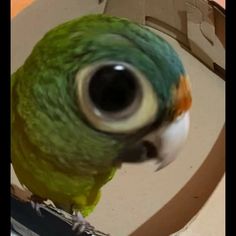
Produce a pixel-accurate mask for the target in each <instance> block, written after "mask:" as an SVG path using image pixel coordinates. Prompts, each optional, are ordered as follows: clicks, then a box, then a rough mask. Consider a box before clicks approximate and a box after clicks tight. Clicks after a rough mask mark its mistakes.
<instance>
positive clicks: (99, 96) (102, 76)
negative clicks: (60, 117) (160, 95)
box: [76, 62, 158, 133]
mask: <svg viewBox="0 0 236 236" xmlns="http://www.w3.org/2000/svg"><path fill="white" fill-rule="evenodd" d="M76 82H77V92H78V102H79V106H80V109H81V110H82V112H83V113H84V115H85V117H86V119H87V120H88V121H89V122H90V123H91V124H92V125H93V126H94V127H95V128H96V129H98V130H101V131H105V132H110V133H130V132H134V131H136V130H138V129H140V128H142V127H144V126H146V125H148V124H150V123H151V122H153V121H154V119H155V117H156V114H157V110H158V101H157V96H156V94H155V92H154V91H153V88H152V85H151V83H150V82H149V81H148V79H146V77H145V76H144V75H143V74H142V73H141V72H139V71H138V70H137V69H135V68H134V67H133V66H131V65H129V64H127V63H123V62H100V63H96V64H93V65H89V66H87V67H85V68H83V69H81V70H80V71H79V72H78V73H77V75H76Z"/></svg>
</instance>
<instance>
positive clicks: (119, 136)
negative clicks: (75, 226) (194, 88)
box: [11, 15, 191, 216]
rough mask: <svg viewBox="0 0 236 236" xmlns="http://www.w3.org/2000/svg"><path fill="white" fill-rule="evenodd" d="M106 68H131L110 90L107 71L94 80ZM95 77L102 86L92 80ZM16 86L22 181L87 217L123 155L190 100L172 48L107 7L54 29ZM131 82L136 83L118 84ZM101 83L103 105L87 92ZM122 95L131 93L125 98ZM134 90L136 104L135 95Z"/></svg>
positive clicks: (15, 144)
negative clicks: (101, 12) (111, 13)
mask: <svg viewBox="0 0 236 236" xmlns="http://www.w3.org/2000/svg"><path fill="white" fill-rule="evenodd" d="M111 67H112V68H111ZM101 68H105V69H104V70H102V69H101ZM114 68H115V69H114ZM114 70H115V72H114ZM104 71H105V72H104ZM104 73H105V74H106V75H105V76H103V78H106V76H107V74H109V76H110V77H112V78H113V77H117V76H118V75H121V74H119V73H123V74H122V76H123V78H126V77H127V80H126V81H124V82H122V84H121V82H119V81H122V80H119V81H118V82H117V80H112V83H109V86H108V88H109V89H107V90H106V88H104V86H103V84H105V85H106V84H107V83H108V82H107V81H108V80H109V78H110V77H109V76H108V78H107V79H104V81H105V82H103V81H102V80H100V83H95V82H96V81H97V80H98V79H100V77H101V74H102V75H103V74H104ZM131 75H132V76H131ZM91 77H92V79H93V80H94V81H95V82H94V83H95V84H96V86H95V87H96V88H95V89H94V88H91V89H90V87H88V86H89V85H88V84H89V82H88V81H89V79H90V80H91ZM118 77H119V76H118ZM129 77H135V79H134V80H135V82H133V78H132V79H131V80H130V82H129V83H127V81H128V80H129ZM94 78H95V79H94ZM136 80H137V81H138V82H136ZM115 83H116V85H115V86H113V85H114V84H115ZM11 84H12V85H11V96H12V106H11V114H12V121H11V123H12V125H11V127H12V135H11V136H12V138H11V139H12V142H11V143H12V144H11V148H12V164H13V167H14V170H15V172H16V175H17V177H18V179H19V181H20V182H21V183H22V184H23V185H25V186H26V187H27V188H28V189H29V190H30V191H31V192H32V193H33V194H35V195H37V196H39V197H41V198H43V199H50V200H52V201H53V202H54V203H55V204H56V205H57V206H60V207H61V208H63V209H66V210H67V211H70V210H78V211H80V212H81V213H82V215H83V216H87V215H88V214H89V213H90V212H92V210H93V209H94V207H95V206H96V204H97V202H98V200H99V197H100V189H101V187H102V186H103V185H104V184H105V183H107V182H108V181H109V180H110V179H111V178H112V177H113V176H114V174H115V171H116V169H117V168H118V166H117V162H116V160H117V157H118V156H119V155H120V153H123V151H124V150H128V149H129V148H130V147H132V146H133V145H134V146H135V144H137V143H138V142H139V140H140V139H141V138H142V137H143V136H144V135H145V134H147V133H148V132H149V131H150V130H151V129H152V127H155V129H159V127H162V125H163V124H165V126H166V124H171V123H172V124H173V122H174V121H175V119H176V118H177V117H180V116H181V114H183V113H186V112H188V110H189V108H190V106H191V92H190V87H189V85H188V79H187V76H186V73H185V70H184V67H183V65H182V63H181V61H180V59H179V57H178V55H177V54H176V52H175V51H174V50H173V48H172V47H171V46H170V45H169V44H168V43H167V42H166V41H165V40H163V39H162V38H161V37H159V36H157V35H155V34H154V33H152V32H151V31H150V30H148V29H146V28H144V27H143V26H141V25H138V24H136V23H132V22H130V21H128V20H126V19H120V18H116V17H110V16H105V15H90V16H85V17H82V18H79V19H74V20H71V21H69V22H66V23H64V24H62V25H59V26H57V27H56V28H54V29H52V30H50V31H49V32H48V33H47V34H46V35H45V36H44V37H43V38H42V39H41V40H40V41H39V42H38V43H37V44H36V46H35V47H34V49H33V51H32V53H31V54H30V56H29V57H28V58H27V60H26V61H25V63H24V65H22V66H21V67H20V68H19V69H18V70H17V71H16V72H15V73H14V74H13V75H12V81H11ZM86 86H87V87H86ZM100 87H101V88H100ZM105 87H106V86H105ZM126 87H127V88H131V89H128V90H127V92H124V93H122V92H120V91H122V89H124V88H125V89H126ZM137 87H138V89H137V92H136V90H135V89H136V88H137ZM134 88H135V89H134ZM119 89H121V90H119ZM132 89H133V90H135V93H134V94H133V92H132V91H133V90H132ZM93 90H95V92H93ZM98 90H101V91H106V92H103V93H102V94H105V100H104V99H103V100H102V98H101V104H97V103H98V102H97V100H99V99H97V100H96V99H95V100H94V101H91V100H93V99H92V98H88V96H89V94H90V93H92V95H93V93H94V95H93V96H94V97H96V98H97V97H98V98H100V97H101V95H99V94H97V91H98ZM116 90H117V91H118V92H117V91H116ZM91 91H92V92H91ZM109 91H112V92H109ZM108 94H109V96H108ZM114 94H116V97H117V96H118V95H120V94H123V95H122V96H121V99H120V100H119V101H121V100H122V99H123V100H122V101H123V102H122V103H119V102H117V99H116V98H115V96H114ZM131 94H133V95H132V99H133V100H135V101H134V102H132V101H131V102H130V101H128V97H129V96H131ZM140 94H141V95H140ZM125 95H127V96H126V97H124V96H125ZM93 96H92V97H93ZM106 96H107V97H106ZM132 99H131V100H132ZM99 101H100V100H99ZM107 101H110V103H108V102H107ZM112 101H115V102H116V103H118V104H116V106H115V107H114V106H113V105H114V104H113V105H112ZM128 103H129V104H128ZM131 103H132V104H131ZM91 104H92V105H91ZM127 104H128V105H127ZM130 104H131V105H130ZM99 105H100V106H99ZM100 108H101V109H100ZM104 110H105V111H104ZM130 110H131V111H130ZM184 122H185V121H184ZM167 126H168V125H167ZM186 132H187V128H186ZM184 137H185V136H184Z"/></svg>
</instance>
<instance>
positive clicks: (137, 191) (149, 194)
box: [11, 0, 225, 236]
mask: <svg viewBox="0 0 236 236" xmlns="http://www.w3.org/2000/svg"><path fill="white" fill-rule="evenodd" d="M104 7H105V5H104V3H103V4H101V5H98V4H97V1H93V0H88V1H86V4H85V2H84V1H83V0H81V1H78V0H70V1H67V2H65V1H63V0H57V1H55V0H54V1H50V2H49V1H46V0H41V1H35V2H34V3H33V4H32V5H31V6H30V7H28V8H26V9H25V10H24V11H23V12H21V13H20V14H19V15H17V16H16V17H15V18H14V19H13V21H12V42H11V46H12V72H14V71H15V70H16V69H17V68H18V67H19V66H20V65H21V64H22V63H23V62H24V60H25V58H26V57H27V56H28V55H29V53H30V52H31V50H32V47H33V46H34V44H35V43H36V42H37V41H38V40H39V39H40V38H41V37H42V36H43V34H44V33H46V32H47V31H48V30H49V29H50V28H52V27H54V26H56V25H58V24H59V23H62V22H64V21H65V20H68V19H72V18H75V17H78V16H82V15H84V14H89V13H101V12H102V11H103V9H104ZM52 9H53V10H52ZM38 19H40V21H39V20H38ZM155 32H156V33H158V34H160V35H162V36H163V37H164V38H165V39H167V40H168V41H169V42H170V43H171V44H172V45H173V46H174V47H175V49H176V50H177V52H178V53H179V54H180V56H181V58H182V60H183V62H184V65H185V67H186V70H187V72H188V74H189V77H190V80H191V83H192V88H193V108H192V110H191V127H190V135H189V139H188V141H187V144H186V146H185V148H184V149H183V151H182V152H181V154H180V155H179V157H178V159H177V160H176V161H175V162H173V163H172V164H171V165H169V166H168V167H166V168H165V169H163V170H161V171H159V172H155V171H154V170H155V165H154V164H153V163H146V164H143V165H128V164H127V165H124V166H123V167H122V169H120V170H119V171H118V172H117V174H116V175H115V177H114V179H113V180H112V181H111V182H109V183H108V184H107V185H106V186H104V188H103V189H102V197H101V201H100V202H99V204H98V206H97V208H96V209H95V211H94V212H93V213H92V214H91V215H90V216H89V217H88V220H89V221H90V222H91V224H93V225H95V226H96V227H97V228H99V229H102V230H103V231H104V232H108V233H110V234H111V235H113V236H123V235H133V236H138V235H145V233H146V235H147V232H148V235H149V236H152V235H153V236H154V235H156V234H157V232H158V233H159V235H161V236H165V235H170V234H171V233H174V232H176V231H177V230H179V229H181V228H182V227H183V226H184V224H186V223H187V222H188V221H189V220H190V219H191V218H192V217H193V215H194V214H196V213H197V211H198V210H199V209H200V208H201V206H202V205H203V204H204V202H205V201H206V199H207V198H208V197H209V195H210V193H211V192H212V190H213V189H214V187H215V186H216V184H217V183H218V181H219V179H220V178H221V176H222V174H223V172H224V156H223V153H224V152H223V150H222V144H221V143H220V145H219V147H218V149H217V152H214V153H212V155H211V157H214V158H211V159H209V160H208V162H207V159H208V153H209V151H210V150H211V148H212V146H213V144H214V143H215V141H216V139H217V137H218V135H219V133H220V131H221V129H222V127H223V124H224V120H225V117H224V109H225V107H224V104H225V90H224V86H225V84H224V81H222V80H221V79H220V78H219V77H218V76H217V75H216V74H214V73H213V72H212V71H210V70H209V69H208V68H207V67H206V66H204V65H203V64H202V63H201V62H199V61H198V60H197V59H196V58H194V57H193V56H192V55H190V54H189V53H188V52H187V51H185V50H184V49H183V48H182V47H181V45H180V44H179V43H178V42H176V41H175V40H174V39H173V38H171V37H169V36H167V35H164V34H163V33H161V32H158V31H155ZM223 138H224V137H222V139H223ZM222 139H221V142H222ZM206 162H207V165H204V163H206ZM212 163H213V164H214V165H212ZM202 166H204V168H205V169H204V168H203V169H201V167H202ZM210 167H212V168H210ZM207 168H208V169H207ZM199 170H201V171H202V172H201V175H200V176H202V178H197V180H199V181H197V180H196V178H195V182H194V183H192V182H191V179H192V176H194V175H195V174H196V173H198V171H199ZM206 170H207V172H206ZM204 173H205V175H206V176H207V177H208V178H203V177H204V176H203V175H204ZM207 173H208V174H207ZM12 174H13V175H14V173H13V171H12ZM15 181H16V179H15V177H14V176H13V177H12V182H15ZM189 181H190V182H191V188H190V189H187V190H188V191H184V192H182V195H180V199H178V201H179V206H181V208H178V204H176V202H175V204H174V205H172V206H171V207H170V208H169V209H168V203H170V202H171V200H173V199H175V197H176V194H177V195H178V193H179V192H181V190H183V189H185V187H186V184H187V183H189ZM193 186H195V187H196V188H194V187H193ZM190 190H191V191H190ZM183 199H184V202H187V204H185V205H184V204H183ZM187 200H188V201H187ZM181 203H182V205H181ZM165 206H167V208H165ZM163 209H164V213H163ZM171 212H172V213H173V212H174V214H172V216H173V217H168V218H166V217H167V216H169V215H168V214H171ZM160 216H161V217H160ZM151 217H152V218H151ZM158 217H159V218H158ZM145 222H146V223H145ZM132 232H133V233H132ZM215 236H216V235H215ZM219 236H221V235H219Z"/></svg>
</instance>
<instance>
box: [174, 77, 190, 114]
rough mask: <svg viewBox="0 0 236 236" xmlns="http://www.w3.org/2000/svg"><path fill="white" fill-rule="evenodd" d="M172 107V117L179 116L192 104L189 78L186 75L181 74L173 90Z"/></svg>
mask: <svg viewBox="0 0 236 236" xmlns="http://www.w3.org/2000/svg"><path fill="white" fill-rule="evenodd" d="M173 93H174V94H173V95H174V96H173V98H174V108H173V111H174V112H173V113H174V114H173V118H176V117H178V116H180V115H181V114H182V113H183V112H186V111H188V110H189V109H190V107H191V105H192V95H191V88H190V84H189V80H188V78H187V77H186V76H183V75H181V76H180V80H179V84H178V85H177V87H175V88H174V91H173Z"/></svg>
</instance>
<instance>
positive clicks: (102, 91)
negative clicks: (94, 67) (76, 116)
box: [89, 65, 137, 112]
mask: <svg viewBox="0 0 236 236" xmlns="http://www.w3.org/2000/svg"><path fill="white" fill-rule="evenodd" d="M136 90H137V84H136V80H135V78H134V75H133V74H132V73H131V72H130V71H129V70H128V69H127V68H125V67H123V66H120V65H107V66H103V67H102V68H100V69H99V70H98V71H96V73H95V74H94V75H93V77H92V78H91V80H90V84H89V96H90V98H91V100H92V102H93V103H94V104H95V106H96V107H97V108H98V109H101V110H103V111H107V112H118V111H122V110H124V109H125V108H127V107H128V106H129V105H130V104H131V103H132V102H133V101H134V99H135V96H136Z"/></svg>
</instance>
